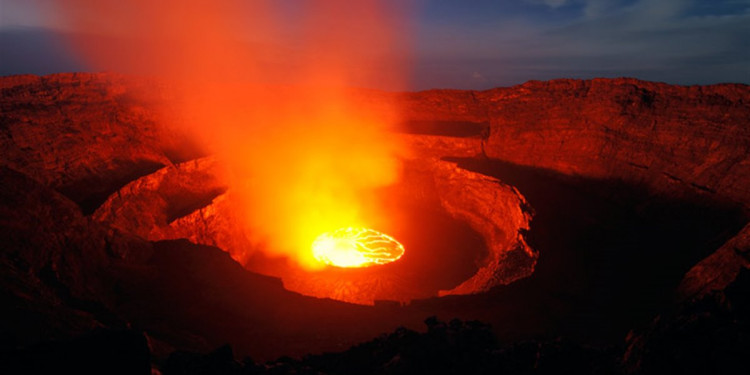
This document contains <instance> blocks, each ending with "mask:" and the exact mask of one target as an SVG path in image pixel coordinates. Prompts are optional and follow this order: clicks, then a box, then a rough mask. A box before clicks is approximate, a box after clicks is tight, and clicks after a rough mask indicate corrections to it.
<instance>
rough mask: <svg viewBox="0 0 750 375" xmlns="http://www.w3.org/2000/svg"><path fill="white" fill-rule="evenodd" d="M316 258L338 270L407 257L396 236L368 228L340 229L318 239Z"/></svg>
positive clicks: (315, 244)
mask: <svg viewBox="0 0 750 375" xmlns="http://www.w3.org/2000/svg"><path fill="white" fill-rule="evenodd" d="M312 250H313V256H315V259H317V260H318V261H320V262H323V263H325V264H328V265H331V266H336V267H369V266H373V265H376V264H386V263H390V262H394V261H396V260H398V259H399V258H401V256H402V255H404V245H401V243H399V242H398V241H396V240H395V239H394V238H393V237H391V236H389V235H387V234H385V233H381V232H378V231H376V230H372V229H367V228H351V227H349V228H340V229H336V230H335V231H333V232H326V233H323V234H321V235H320V236H318V238H316V239H315V241H313V244H312Z"/></svg>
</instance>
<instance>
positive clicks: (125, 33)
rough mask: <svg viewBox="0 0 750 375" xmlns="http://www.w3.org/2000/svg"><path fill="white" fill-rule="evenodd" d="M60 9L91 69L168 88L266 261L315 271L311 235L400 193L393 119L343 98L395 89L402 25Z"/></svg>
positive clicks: (271, 8) (200, 9)
mask: <svg viewBox="0 0 750 375" xmlns="http://www.w3.org/2000/svg"><path fill="white" fill-rule="evenodd" d="M57 5H58V6H59V7H60V9H59V12H58V13H59V14H61V15H63V16H64V18H63V19H62V20H61V21H60V23H61V27H64V28H66V29H67V30H68V31H69V32H70V34H71V35H73V36H74V38H73V41H74V44H75V46H76V48H77V50H79V51H80V52H81V53H82V55H83V56H84V57H86V58H87V61H89V62H90V63H91V64H92V66H94V67H95V68H96V69H107V70H115V71H121V72H125V73H136V74H148V75H155V76H158V77H162V78H164V79H168V80H169V81H170V82H174V85H173V87H175V88H176V90H177V92H176V93H174V96H176V97H179V98H180V101H179V103H181V105H180V107H179V108H177V109H176V110H178V111H179V112H180V113H182V114H183V115H184V118H186V119H189V120H188V121H186V124H185V129H184V130H185V131H186V132H189V133H191V134H192V135H194V137H195V139H196V140H198V141H200V142H201V143H202V144H203V146H205V147H206V148H207V149H208V150H209V151H210V152H211V153H212V154H215V155H217V156H218V157H219V158H220V160H222V161H223V162H225V163H226V165H227V167H228V169H229V170H230V171H231V172H232V173H231V179H230V182H231V186H230V192H231V194H232V195H231V197H232V198H233V199H236V202H237V205H236V206H237V210H238V213H239V215H238V217H243V218H245V219H246V220H247V222H246V223H245V224H246V225H245V227H246V228H248V235H249V236H251V238H253V239H254V240H255V241H256V242H257V243H264V244H266V245H265V246H263V247H264V249H265V250H267V251H270V252H275V253H277V254H283V255H288V256H289V257H290V258H292V259H294V260H296V261H297V262H298V263H299V264H301V265H303V266H307V267H314V265H315V264H318V263H317V262H316V261H315V260H314V258H313V256H312V254H311V252H310V244H311V243H312V242H313V240H314V239H315V238H316V237H317V236H318V235H319V234H320V233H323V232H326V231H331V230H334V229H336V228H340V227H352V226H356V227H359V226H367V225H377V223H378V222H383V221H386V219H385V217H386V213H384V212H382V209H381V208H379V207H377V204H374V203H373V201H372V200H371V199H369V198H368V194H369V192H371V191H372V190H373V189H375V188H378V187H381V186H384V185H388V184H392V183H394V182H396V181H397V179H398V175H399V164H398V162H397V158H396V156H397V154H399V153H400V152H401V151H402V150H401V146H399V145H397V144H395V143H394V141H393V139H392V137H389V136H388V135H387V133H386V129H387V127H389V126H390V124H392V123H393V121H395V118H396V116H397V108H393V107H389V106H387V105H386V106H381V108H380V110H379V111H378V112H377V113H375V112H372V111H366V110H364V109H363V107H362V106H360V105H358V103H357V100H356V95H354V94H353V93H352V91H351V90H350V89H347V88H346V87H349V86H364V87H384V86H386V87H389V88H391V89H393V88H399V87H402V82H403V78H404V74H403V73H404V68H405V64H404V55H403V54H402V51H404V50H406V48H404V45H403V44H404V43H405V39H404V37H403V36H404V35H405V31H406V30H405V28H404V22H403V21H404V19H403V18H399V17H398V16H399V15H403V14H404V12H394V11H393V10H392V9H387V8H386V7H385V6H384V5H383V2H377V1H346V0H341V1H299V2H293V1H241V0H226V1H217V0H213V1H205V0H204V1H201V0H179V1H174V0H169V1H164V0H161V1H152V0H130V1H121V0H118V1H112V0H104V1H103V0H66V1H62V0H60V1H58V2H57ZM280 84H281V85H280ZM170 110H175V109H174V108H171V109H170Z"/></svg>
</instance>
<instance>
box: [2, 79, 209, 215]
mask: <svg viewBox="0 0 750 375" xmlns="http://www.w3.org/2000/svg"><path fill="white" fill-rule="evenodd" d="M163 86H164V85H163V84H160V83H157V82H153V81H149V80H142V79H133V78H127V77H124V76H117V75H112V74H86V73H73V74H56V75H51V76H45V77H38V76H31V75H26V76H13V77H7V78H3V79H2V82H1V83H0V90H1V96H2V98H3V99H2V101H0V150H2V155H3V158H2V163H3V164H4V165H8V166H9V167H11V168H13V169H15V170H17V171H20V172H22V173H24V174H26V175H28V176H30V177H32V178H34V179H35V180H37V181H39V182H41V183H42V184H44V185H46V186H49V187H52V188H54V189H56V190H58V191H59V192H61V193H63V194H65V195H66V196H68V197H69V198H71V199H72V200H73V201H75V202H76V203H78V204H79V205H80V206H81V207H82V209H83V211H84V212H85V213H91V212H93V211H94V210H95V209H96V208H97V207H98V206H99V204H101V203H102V202H103V201H104V200H105V199H107V197H108V196H109V195H110V194H112V193H114V192H115V191H117V189H119V188H120V187H122V186H123V185H125V184H127V183H128V182H130V181H132V180H134V179H136V178H138V177H140V176H142V175H145V174H149V173H151V172H154V171H156V170H157V169H159V168H161V167H162V166H164V165H168V164H171V163H172V162H178V161H182V160H185V159H188V158H192V157H194V155H196V154H197V151H195V150H196V149H195V147H194V146H193V144H192V143H191V142H190V141H189V140H188V139H187V138H185V137H184V135H183V134H184V132H182V131H179V130H178V129H176V128H174V127H171V126H165V125H164V124H165V123H166V122H165V121H164V120H163V119H162V118H161V117H160V116H159V115H158V114H159V113H161V111H158V110H157V109H158V108H160V106H161V105H163V103H164V101H165V98H164V94H163V92H164V91H163V90H162V91H160V90H158V88H159V87H163Z"/></svg>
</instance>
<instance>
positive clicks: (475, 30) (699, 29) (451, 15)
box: [0, 0, 750, 90]
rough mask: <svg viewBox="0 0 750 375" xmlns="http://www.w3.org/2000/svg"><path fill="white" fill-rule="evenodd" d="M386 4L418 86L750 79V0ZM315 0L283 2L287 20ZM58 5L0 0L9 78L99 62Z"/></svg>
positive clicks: (0, 44) (414, 0)
mask: <svg viewBox="0 0 750 375" xmlns="http://www.w3.org/2000/svg"><path fill="white" fill-rule="evenodd" d="M318 1H324V0H318ZM384 1H386V2H389V3H391V7H392V8H394V9H396V11H400V12H401V13H400V15H401V16H403V17H404V19H405V20H406V25H408V26H407V27H405V28H404V33H405V35H404V40H407V41H408V42H407V43H404V45H408V49H407V51H403V52H402V53H403V54H404V56H405V57H404V61H408V65H409V67H408V72H409V74H408V76H409V83H408V84H407V85H406V86H407V88H409V89H412V90H421V89H429V88H458V89H487V88H491V87H496V86H510V85H514V84H520V83H523V82H525V81H528V80H548V79H554V78H583V79H585V78H594V77H622V76H627V77H635V78H639V79H644V80H652V81H663V82H668V83H675V84H685V85H689V84H711V83H720V82H738V83H746V84H750V0H713V1H710V0H517V1H510V0H508V1H506V0H465V1H458V0H454V1H451V0H384ZM314 2H315V0H301V1H294V0H279V1H277V3H282V4H283V6H282V7H281V8H282V9H283V12H286V13H287V17H288V18H287V19H288V20H289V21H288V23H289V27H290V28H293V25H294V23H295V22H296V21H295V20H297V19H299V18H300V17H304V13H303V12H302V11H300V9H302V6H301V5H300V4H303V3H304V4H305V5H306V6H310V4H311V3H312V4H314ZM405 3H409V5H404V4H405ZM55 13H56V10H55V8H54V4H53V2H52V1H50V0H0V75H10V74H20V73H33V74H47V73H54V72H65V71H85V70H92V69H90V68H87V65H86V64H85V62H84V61H83V59H81V58H80V57H78V56H76V54H75V53H74V52H72V51H71V50H70V49H69V48H68V47H67V43H66V42H65V37H64V36H65V35H66V34H69V33H70V32H71V30H70V29H68V28H66V26H65V25H63V24H61V23H59V22H57V21H55ZM265 42H268V41H265ZM273 43H289V44H293V43H294V42H293V41H290V40H277V41H273ZM285 48H286V46H285ZM399 48H403V46H400V47H399ZM355 84H356V83H355ZM378 88H382V89H389V87H378ZM390 89H392V88H390Z"/></svg>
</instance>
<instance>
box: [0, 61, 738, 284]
mask: <svg viewBox="0 0 750 375" xmlns="http://www.w3.org/2000/svg"><path fill="white" fill-rule="evenodd" d="M154 87H157V88H158V87H159V85H158V84H154V83H153V82H147V81H144V80H136V79H130V78H126V77H119V76H113V75H101V74H61V75H53V76H48V77H35V76H17V77H7V78H4V79H2V80H1V81H0V89H2V94H3V100H2V129H3V132H2V133H0V149H2V151H3V160H2V163H3V165H6V166H8V167H10V168H12V169H14V170H17V171H19V172H21V173H23V174H25V175H27V176H29V177H31V178H33V179H34V180H36V181H38V182H40V183H41V184H43V185H45V186H48V187H51V188H54V189H56V190H57V191H59V192H62V193H63V194H64V195H65V196H67V197H68V198H70V199H71V200H73V201H75V202H76V203H78V204H79V206H80V207H82V208H83V210H84V212H85V213H91V212H94V211H95V210H96V213H95V214H94V216H93V217H94V218H96V219H97V220H100V221H101V222H102V223H105V224H107V225H111V226H112V227H113V228H117V229H119V230H121V231H123V232H129V233H133V234H137V235H138V236H141V237H145V238H149V239H163V238H190V239H191V240H192V241H195V242H198V243H206V244H212V245H217V246H219V247H222V248H224V249H229V251H230V253H232V255H233V256H235V258H236V259H238V258H239V254H238V253H236V252H232V251H231V249H233V248H240V247H243V246H248V242H247V240H246V239H243V238H242V237H241V236H238V235H236V233H232V232H227V231H226V230H219V229H217V228H226V227H227V225H226V222H223V221H228V220H229V219H227V216H226V215H227V206H229V205H231V203H229V202H228V201H227V198H226V194H222V192H223V189H224V187H223V184H222V183H221V182H220V181H219V182H216V181H214V182H208V183H205V184H204V183H203V182H206V181H209V180H210V177H206V176H207V174H206V173H205V171H207V170H209V169H210V167H208V164H206V165H203V163H205V162H204V161H196V162H191V163H194V164H193V165H190V164H188V163H186V164H177V165H178V166H174V165H175V163H176V162H180V161H184V160H190V159H194V158H195V157H196V156H197V155H198V153H197V152H195V151H190V152H184V151H185V150H194V148H192V146H191V145H190V144H189V142H188V141H187V140H186V139H181V138H180V137H179V136H178V137H175V134H179V132H175V131H173V130H174V129H169V128H164V127H161V126H157V124H161V123H168V124H172V125H175V126H178V125H179V119H173V120H174V121H164V119H162V118H159V117H157V116H156V115H155V110H154V108H155V106H158V105H161V104H163V103H165V102H168V101H169V100H172V99H170V98H165V97H163V96H162V95H161V94H159V91H158V90H154ZM749 92H750V90H749V89H748V87H747V86H745V85H734V84H727V85H715V86H700V87H699V86H695V87H680V86H671V85H666V84H660V83H651V82H643V81H637V80H632V79H614V80H610V79H597V80H590V81H576V80H556V81H550V82H528V83H526V84H524V85H519V86H514V87H510V88H498V89H493V90H487V91H482V92H472V91H458V90H432V91H425V92H419V93H401V94H388V93H377V92H371V91H368V92H361V93H358V94H357V95H360V96H361V97H362V102H363V105H370V106H377V105H378V104H377V103H379V102H382V101H394V100H395V101H397V102H398V103H400V104H401V107H402V108H403V113H404V116H405V120H406V121H422V122H440V121H449V122H450V121H453V122H474V123H486V124H488V125H489V127H488V131H487V133H486V134H481V135H477V136H475V137H464V138H457V137H446V136H440V135H420V134H405V135H402V136H401V137H402V138H403V139H404V140H406V141H407V142H409V143H410V144H412V146H414V150H415V156H414V158H415V159H420V160H425V162H424V163H423V164H424V166H425V167H424V168H425V170H424V171H423V172H424V173H423V177H424V179H423V180H424V181H428V180H432V181H434V182H435V186H436V187H437V188H436V189H435V191H433V192H432V193H434V194H435V196H437V197H439V199H438V200H437V202H438V203H439V204H440V205H441V206H442V207H443V208H444V209H445V210H446V211H447V212H449V213H450V214H451V215H453V216H454V217H456V218H459V219H460V220H463V221H466V222H468V223H469V224H470V225H471V226H472V227H473V228H474V229H475V230H476V231H477V232H479V233H481V234H482V235H483V236H484V237H485V239H486V240H487V242H488V254H489V256H488V257H487V258H484V259H482V260H480V262H479V263H480V264H479V265H478V267H479V268H478V272H477V274H476V275H475V276H474V277H471V278H470V279H468V280H466V282H464V283H463V284H461V285H458V286H456V288H454V289H450V290H446V291H445V292H444V293H467V292H474V291H481V290H486V289H487V288H489V287H491V286H492V285H497V284H502V283H506V282H509V281H512V280H514V279H517V278H518V277H523V275H527V274H529V273H530V272H531V270H532V269H533V263H534V259H536V254H535V253H534V252H533V251H532V250H531V249H529V248H528V247H527V246H526V245H525V242H524V240H523V237H522V236H520V235H519V233H522V232H523V231H525V230H526V229H528V219H529V217H530V216H529V215H528V213H526V212H525V210H524V208H523V207H525V201H524V199H523V198H522V193H523V192H520V194H519V192H515V191H514V189H513V188H512V187H509V186H507V185H503V184H502V182H499V181H496V180H493V179H490V178H488V177H486V176H482V175H480V174H478V173H474V172H468V171H465V170H461V169H460V168H456V166H455V165H453V164H452V163H448V162H444V161H439V159H440V158H444V157H487V158H492V159H499V160H504V161H509V162H512V163H517V164H520V165H527V166H533V167H539V168H547V169H551V170H554V171H558V172H562V173H565V174H572V175H580V176H586V177H593V178H599V179H618V180H624V181H627V182H630V183H635V184H641V185H643V186H645V187H647V188H648V189H651V190H653V191H655V192H659V193H663V194H669V195H678V196H679V195H680V194H684V193H688V192H689V193H691V194H692V193H697V194H702V195H705V196H709V197H711V198H713V199H719V200H727V201H729V202H733V203H735V204H739V205H741V206H742V207H744V208H745V209H748V208H749V207H750V168H748V167H747V166H748V158H747V150H748V149H749V148H750V145H748V142H750V134H749V133H748V132H750V128H748V126H747V118H748V117H750V108H749V106H750V104H749V103H750V100H748V96H750V94H749ZM155 103H156V104H155ZM164 133H166V135H165V134H164ZM426 160H430V162H427V161H426ZM164 166H168V167H166V169H163V170H161V171H159V169H160V168H164ZM175 168H176V169H175ZM169 171H171V172H169ZM193 172H195V173H194V174H193ZM167 175H169V176H170V177H168V178H167V177H166V176H167ZM144 176H145V177H144ZM139 178H142V179H141V180H139ZM193 179H198V180H200V181H202V182H201V183H199V184H188V183H185V182H186V181H194V180H193ZM167 180H169V181H172V182H170V183H175V184H176V185H173V187H169V186H168V185H169V184H168V183H166V182H164V181H167ZM131 181H132V182H131ZM128 182H131V184H130V185H127V186H126V187H125V188H123V189H120V188H121V187H122V186H123V185H126V184H127V183H128ZM150 184H154V185H150ZM498 191H502V192H506V193H513V194H506V193H503V194H506V195H504V196H506V197H508V198H498V197H497V196H495V195H494V194H496V193H497V192H498ZM186 192H187V193H186ZM179 194H187V195H188V196H189V197H188V198H186V199H182V198H181V199H172V198H170V197H173V198H174V197H175V196H176V195H179ZM108 197H109V198H108ZM179 200H187V201H192V202H195V203H196V206H190V205H188V206H184V207H180V205H179V204H177V203H175V202H177V201H179ZM513 200H515V203H514V204H517V206H518V207H519V208H518V209H516V208H514V209H505V210H504V212H510V213H509V214H507V215H506V216H507V217H504V218H502V220H501V219H500V218H499V217H497V216H494V215H498V214H497V213H498V212H501V211H493V212H490V211H487V212H483V211H482V210H483V209H486V208H487V207H493V205H494V204H495V203H497V204H499V205H503V204H508V207H511V206H512V204H511V202H512V201H513ZM105 201H106V203H104V204H102V202H105ZM126 201H127V202H126ZM118 202H119V203H118ZM488 202H495V203H492V204H490V203H488ZM191 209H192V211H191ZM131 213H132V214H131ZM135 213H140V215H142V216H138V219H134V218H133V216H134V215H135ZM505 220H508V222H511V223H514V224H513V228H510V229H509V228H506V227H504V225H505V224H498V223H499V222H505ZM492 228H494V229H492ZM504 241H505V242H504ZM499 243H504V245H502V246H501V245H498V244H499ZM733 243H734V242H733ZM511 244H515V245H512V246H511ZM506 245H507V246H506ZM497 248H502V250H499V251H498V250H497ZM513 254H516V255H519V256H520V257H517V256H516V255H513ZM524 254H525V255H524ZM730 258H731V259H730ZM518 259H521V260H522V261H519V260H518ZM717 259H718V260H721V262H718V263H717V261H712V266H711V267H712V269H715V270H716V272H720V270H722V269H723V268H724V267H736V266H737V265H738V264H739V263H738V262H737V261H736V259H734V258H732V257H729V258H727V257H719V256H718V255H717ZM733 259H734V260H733ZM240 260H241V259H240ZM714 260H716V259H714ZM722 262H723V263H722ZM500 263H503V264H516V266H515V267H511V269H513V270H518V271H517V274H512V273H511V274H506V273H504V272H498V269H497V268H496V267H495V266H493V265H496V264H500ZM739 265H740V266H741V267H742V266H743V265H742V264H739ZM696 272H697V271H696ZM696 274H700V272H698V273H695V272H694V273H693V275H696ZM699 278H700V277H699ZM693 285H694V288H698V289H700V288H701V286H700V285H695V284H694V283H693Z"/></svg>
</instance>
